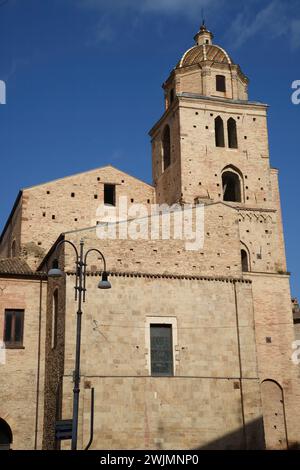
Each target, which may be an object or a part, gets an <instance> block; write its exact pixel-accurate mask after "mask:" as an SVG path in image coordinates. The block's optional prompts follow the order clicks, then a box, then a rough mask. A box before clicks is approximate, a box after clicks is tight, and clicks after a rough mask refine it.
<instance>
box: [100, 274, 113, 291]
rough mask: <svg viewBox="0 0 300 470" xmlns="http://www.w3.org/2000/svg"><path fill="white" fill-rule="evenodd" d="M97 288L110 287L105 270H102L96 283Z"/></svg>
mask: <svg viewBox="0 0 300 470" xmlns="http://www.w3.org/2000/svg"><path fill="white" fill-rule="evenodd" d="M98 288H99V289H111V283H110V282H109V280H108V274H107V272H106V271H103V273H102V278H101V281H99V284H98Z"/></svg>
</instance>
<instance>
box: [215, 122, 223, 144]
mask: <svg viewBox="0 0 300 470" xmlns="http://www.w3.org/2000/svg"><path fill="white" fill-rule="evenodd" d="M215 137H216V147H225V140H224V124H223V119H222V118H221V117H220V116H218V117H217V118H216V119H215Z"/></svg>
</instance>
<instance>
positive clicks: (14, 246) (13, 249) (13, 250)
mask: <svg viewBox="0 0 300 470" xmlns="http://www.w3.org/2000/svg"><path fill="white" fill-rule="evenodd" d="M16 256H17V244H16V240H14V241H13V242H12V245H11V257H12V258H15V257H16Z"/></svg>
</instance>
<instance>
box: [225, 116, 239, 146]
mask: <svg viewBox="0 0 300 470" xmlns="http://www.w3.org/2000/svg"><path fill="white" fill-rule="evenodd" d="M227 131H228V146H229V148H231V149H237V148H238V141H237V132H236V122H235V120H234V119H232V118H230V119H228V121H227Z"/></svg>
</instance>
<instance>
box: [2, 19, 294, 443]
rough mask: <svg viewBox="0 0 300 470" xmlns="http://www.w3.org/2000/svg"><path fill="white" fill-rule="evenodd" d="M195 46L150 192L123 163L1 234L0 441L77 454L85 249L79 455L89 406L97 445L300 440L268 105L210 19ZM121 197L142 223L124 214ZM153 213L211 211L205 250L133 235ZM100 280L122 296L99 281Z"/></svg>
mask: <svg viewBox="0 0 300 470" xmlns="http://www.w3.org/2000/svg"><path fill="white" fill-rule="evenodd" d="M194 40H195V44H194V46H193V47H191V48H190V49H189V50H188V51H186V52H185V54H184V55H183V56H182V58H181V59H180V60H179V62H178V63H177V65H176V66H175V68H174V69H173V70H172V72H171V73H170V75H169V77H168V78H167V80H166V81H165V82H164V84H163V91H164V101H165V111H164V113H163V115H162V116H161V117H160V119H159V120H158V121H157V122H156V123H155V124H154V126H153V127H152V129H151V130H150V137H151V145H152V173H153V185H149V184H146V183H145V182H143V181H140V180H138V179H137V178H135V177H133V176H130V175H128V174H126V173H124V172H123V171H120V170H118V169H116V168H114V167H113V166H110V165H109V166H105V167H101V168H98V169H95V170H92V171H87V172H85V173H82V174H77V175H73V176H69V177H66V178H62V179H60V180H56V181H50V182H48V183H43V184H40V185H37V186H34V187H31V188H26V189H23V190H21V191H20V192H19V195H18V196H17V199H16V202H15V204H14V207H13V208H12V211H11V214H10V216H9V218H8V220H7V222H6V225H5V227H4V229H3V231H2V235H1V238H0V335H3V337H1V336H0V340H2V342H3V348H2V350H1V356H0V374H1V390H0V449H1V448H3V449H8V448H12V449H32V450H33V449H59V448H61V449H69V448H70V440H60V439H59V436H58V433H57V423H59V422H61V421H63V420H71V419H72V413H73V388H74V378H75V374H74V367H75V350H76V333H77V331H78V330H77V315H76V312H77V309H78V298H77V299H75V296H74V287H78V284H77V281H78V269H77V267H76V264H75V254H76V253H75V252H74V247H75V248H76V249H77V250H80V247H82V248H83V247H84V250H85V251H84V252H85V253H86V254H87V255H88V256H87V257H86V262H85V265H84V274H85V284H84V297H85V302H84V303H83V305H82V315H81V357H80V394H79V415H78V442H77V448H78V449H85V448H86V446H87V445H88V443H89V440H90V426H91V405H92V404H94V410H93V413H92V415H93V417H94V430H93V440H92V443H91V446H90V448H91V449H110V450H114V449H160V450H164V449H172V450H175V449H265V448H267V449H288V448H297V446H298V447H299V446H300V377H299V367H298V366H296V365H295V364H293V362H292V354H293V349H292V343H293V341H294V340H295V331H294V325H293V312H292V306H291V293H290V284H289V273H288V272H287V266H286V255H285V246H284V235H283V226H282V216H281V208H280V195H279V186H278V170H277V169H275V168H273V167H272V166H271V164H270V155H269V143H268V126H267V110H268V106H267V105H266V104H264V103H261V102H257V101H249V99H248V78H247V77H246V76H245V75H244V73H243V72H242V70H241V69H240V67H239V65H238V64H236V63H235V62H234V60H233V59H232V58H231V56H230V55H229V54H228V53H227V52H226V51H225V50H224V49H223V48H222V47H220V46H218V45H216V44H215V43H214V37H213V34H212V33H211V32H210V31H209V30H208V29H207V27H206V25H205V24H204V23H203V24H202V26H201V28H200V30H199V32H198V33H197V34H196V35H195V38H194ZM125 200H126V201H127V205H128V211H127V213H126V214H129V215H127V216H125V217H124V216H123V217H121V219H120V218H119V219H118V221H115V220H114V218H113V214H114V213H115V212H116V211H119V212H120V211H121V205H122V204H123V201H125ZM137 205H138V206H139V207H143V208H144V209H145V211H146V216H145V214H144V212H143V213H141V212H140V213H137V212H134V211H135V208H136V207H137ZM157 205H160V206H161V207H165V208H166V207H175V208H177V209H176V210H177V211H178V212H179V213H181V209H182V210H183V209H184V208H185V207H187V206H188V207H189V210H190V213H191V214H192V216H193V217H194V218H195V217H196V216H197V214H198V212H197V211H198V210H201V214H202V222H203V223H202V231H203V234H202V235H203V243H202V244H201V246H199V247H198V248H197V249H189V248H188V245H187V243H186V241H185V240H184V239H182V238H180V237H175V236H174V237H164V236H160V235H159V236H156V237H145V236H142V235H145V233H144V234H143V233H140V236H138V234H137V233H135V235H136V236H135V237H130V236H128V233H129V231H130V230H129V229H128V227H131V229H132V227H133V225H132V224H136V225H135V228H136V226H137V225H139V224H140V225H141V220H142V219H143V221H144V222H143V224H144V225H143V226H144V227H145V226H146V225H145V221H146V222H148V221H149V223H150V218H151V210H152V207H154V206H156V207H157ZM99 208H100V209H101V208H102V209H103V208H104V209H105V210H106V211H107V213H108V214H110V215H111V218H110V219H108V218H107V217H106V218H105V219H104V216H103V211H101V210H99ZM147 210H148V215H147ZM106 216H107V214H106ZM173 216H174V214H173ZM173 216H172V217H173ZM163 217H164V215H163V210H162V213H161V214H160V220H161V219H163ZM172 217H171V222H170V224H171V227H173V228H174V226H175V221H174V220H175V218H174V217H175V216H174V217H173V218H172ZM126 224H127V225H126ZM125 226H126V227H127V229H128V232H126V236H125V235H124V227H125ZM100 229H101V233H102V235H103V231H106V236H99V231H100ZM127 229H126V230H127ZM148 229H149V225H147V226H146V231H147V230H148ZM136 232H138V230H136ZM109 234H115V235H116V236H109ZM71 245H72V246H71ZM99 251H100V252H101V254H102V255H101V254H99ZM103 258H104V259H105V265H104V263H103V261H104V259H103ZM53 268H54V269H55V270H56V271H58V269H59V270H60V271H63V275H62V276H60V277H58V276H55V277H53V276H50V273H49V271H50V272H51V270H52V271H53ZM101 276H102V279H104V281H105V282H106V283H108V281H109V283H110V284H111V289H105V290H102V289H99V288H98V287H99V280H100V279H101ZM75 291H77V290H76V289H75ZM93 397H94V402H93Z"/></svg>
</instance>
